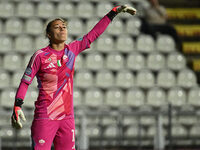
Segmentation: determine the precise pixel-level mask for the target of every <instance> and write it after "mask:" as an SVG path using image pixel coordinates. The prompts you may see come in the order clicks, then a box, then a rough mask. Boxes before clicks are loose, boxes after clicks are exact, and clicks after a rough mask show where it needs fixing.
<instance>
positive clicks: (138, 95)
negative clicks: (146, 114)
mask: <svg viewBox="0 0 200 150" xmlns="http://www.w3.org/2000/svg"><path fill="white" fill-rule="evenodd" d="M145 98H146V97H145V93H144V91H143V90H142V89H139V88H137V87H135V88H130V89H129V90H127V92H126V99H125V105H127V106H128V107H133V108H140V107H141V106H143V105H144V104H145Z"/></svg>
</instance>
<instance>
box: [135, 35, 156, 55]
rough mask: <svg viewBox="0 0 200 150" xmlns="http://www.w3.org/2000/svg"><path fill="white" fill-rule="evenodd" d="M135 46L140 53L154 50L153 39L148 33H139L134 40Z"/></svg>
mask: <svg viewBox="0 0 200 150" xmlns="http://www.w3.org/2000/svg"><path fill="white" fill-rule="evenodd" d="M136 47H137V50H138V51H140V52H142V53H151V52H153V51H155V41H154V39H153V37H151V36H150V35H147V34H146V35H145V34H140V35H139V36H138V37H137V40H136Z"/></svg>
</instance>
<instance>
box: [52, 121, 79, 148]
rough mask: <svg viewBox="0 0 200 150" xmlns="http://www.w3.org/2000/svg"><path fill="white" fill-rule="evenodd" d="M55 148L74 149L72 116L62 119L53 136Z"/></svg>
mask: <svg viewBox="0 0 200 150" xmlns="http://www.w3.org/2000/svg"><path fill="white" fill-rule="evenodd" d="M54 147H55V150H75V123H74V118H70V119H64V120H62V121H61V122H60V127H59V129H58V131H57V133H56V136H55V138H54Z"/></svg>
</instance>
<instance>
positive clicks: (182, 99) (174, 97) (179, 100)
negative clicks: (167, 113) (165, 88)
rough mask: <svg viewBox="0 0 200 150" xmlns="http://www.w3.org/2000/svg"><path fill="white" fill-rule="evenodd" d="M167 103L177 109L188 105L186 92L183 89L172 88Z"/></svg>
mask: <svg viewBox="0 0 200 150" xmlns="http://www.w3.org/2000/svg"><path fill="white" fill-rule="evenodd" d="M167 101H168V102H170V103H171V104H172V105H173V106H175V107H181V106H183V105H185V104H186V92H185V91H184V90H183V89H182V88H181V87H172V88H171V89H169V92H168V95H167Z"/></svg>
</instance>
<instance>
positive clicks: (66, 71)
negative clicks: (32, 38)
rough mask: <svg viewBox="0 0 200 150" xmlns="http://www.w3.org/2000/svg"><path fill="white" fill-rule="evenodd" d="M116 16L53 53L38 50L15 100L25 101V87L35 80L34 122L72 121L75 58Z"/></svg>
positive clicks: (112, 14) (108, 15) (110, 14)
mask: <svg viewBox="0 0 200 150" xmlns="http://www.w3.org/2000/svg"><path fill="white" fill-rule="evenodd" d="M115 15H116V13H115V12H113V11H111V12H110V13H108V14H107V15H106V16H104V17H103V18H102V19H101V20H100V21H99V22H98V23H97V24H96V25H95V26H94V28H93V29H92V30H91V31H90V32H89V33H87V34H86V35H84V36H83V37H82V38H79V39H77V40H75V41H73V42H71V43H69V44H65V46H64V49H63V50H61V51H56V50H54V49H52V48H51V47H50V46H47V47H45V48H42V49H40V50H37V51H36V52H35V53H34V54H33V56H32V57H31V59H30V61H29V64H28V66H27V68H26V70H25V72H24V75H23V77H22V79H21V83H20V85H19V88H18V90H17V93H16V98H20V99H24V97H25V95H26V92H27V89H28V86H29V84H31V82H32V80H33V78H34V77H35V76H36V77H37V82H38V89H39V95H38V98H37V100H36V101H35V114H34V118H35V119H51V120H61V119H64V118H67V117H74V110H73V75H74V64H75V60H76V56H77V55H78V54H79V53H80V52H82V51H83V50H85V49H87V48H89V47H90V44H91V43H92V42H93V41H94V40H95V39H97V38H98V37H99V36H100V35H101V34H102V33H103V32H104V30H105V29H106V28H107V26H108V25H109V24H110V22H111V21H112V19H113V18H114V16H115Z"/></svg>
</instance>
